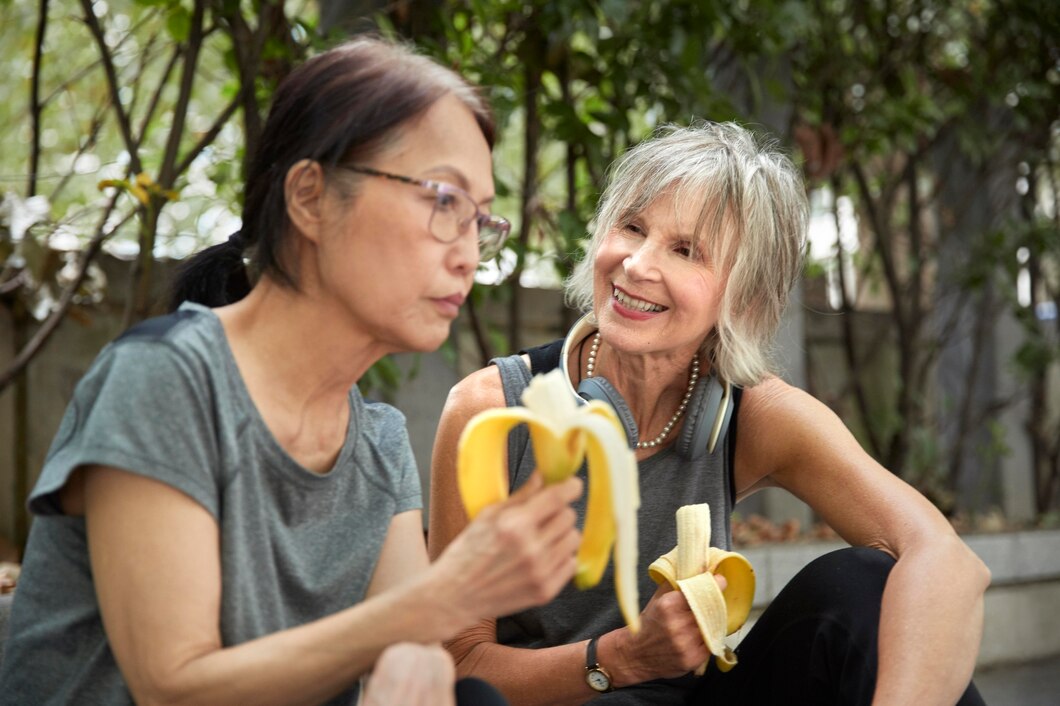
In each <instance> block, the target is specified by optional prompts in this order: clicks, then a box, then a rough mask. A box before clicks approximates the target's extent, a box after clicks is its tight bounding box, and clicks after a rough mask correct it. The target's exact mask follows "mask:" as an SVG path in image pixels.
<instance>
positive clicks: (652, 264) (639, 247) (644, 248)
mask: <svg viewBox="0 0 1060 706" xmlns="http://www.w3.org/2000/svg"><path fill="white" fill-rule="evenodd" d="M622 269H623V271H624V272H625V273H626V275H627V276H628V277H629V278H630V279H634V280H655V279H658V278H659V258H658V252H656V248H655V247H654V245H653V244H652V243H651V242H650V240H649V239H647V238H645V239H643V240H641V241H639V242H638V243H637V244H636V245H635V246H633V249H632V250H631V251H630V252H629V254H627V255H626V257H625V258H624V259H623V260H622Z"/></svg>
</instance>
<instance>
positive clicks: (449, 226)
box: [0, 39, 581, 706]
mask: <svg viewBox="0 0 1060 706" xmlns="http://www.w3.org/2000/svg"><path fill="white" fill-rule="evenodd" d="M492 142H493V123H492V118H491V115H490V112H489V109H488V107H487V106H486V104H485V102H484V101H483V100H482V98H480V96H479V94H478V93H477V92H476V91H475V90H474V89H473V88H472V87H471V86H469V85H468V84H467V83H466V82H465V81H464V80H463V79H461V78H460V77H459V76H457V75H456V74H455V73H453V72H452V71H450V70H448V69H445V68H443V67H441V66H439V65H437V64H435V63H434V62H432V61H430V60H428V59H426V58H424V57H421V56H418V55H416V54H414V53H412V52H411V51H409V50H407V49H405V48H403V47H401V46H397V45H393V44H389V43H385V42H382V41H378V40H371V39H362V40H357V41H354V42H352V43H350V44H347V45H344V46H341V47H339V48H336V49H333V50H331V51H328V52H326V53H324V54H321V55H319V56H316V57H315V58H312V59H310V60H309V61H307V62H306V63H305V64H303V65H302V66H301V67H299V68H298V69H296V70H295V71H294V72H293V73H292V74H291V75H290V76H289V77H288V78H287V79H286V80H285V81H284V82H283V84H282V85H281V86H280V88H279V89H278V90H277V92H276V95H275V98H274V103H273V106H272V108H271V111H270V114H269V118H268V120H267V123H266V125H265V128H264V132H263V135H262V138H261V141H260V144H259V146H258V148H257V153H256V155H255V157H254V160H253V164H252V165H251V167H250V169H249V173H248V175H247V182H246V191H245V195H246V198H245V205H244V209H243V227H242V230H241V232H240V234H238V235H237V236H234V237H232V238H230V239H229V240H228V241H227V242H225V243H222V244H220V245H217V246H214V247H212V248H209V249H207V250H205V251H203V252H202V253H200V254H199V255H197V256H195V257H194V258H192V259H191V260H190V261H189V262H188V263H187V265H186V266H185V267H184V268H183V270H182V272H181V273H180V275H179V278H178V281H177V282H176V285H175V293H174V298H173V301H174V302H175V303H179V304H180V305H179V308H178V309H177V310H176V311H175V312H174V313H172V314H170V315H168V316H163V317H160V318H156V319H151V320H148V321H146V322H144V323H142V324H140V325H138V326H135V327H133V328H132V329H130V330H129V331H127V332H126V333H124V334H123V335H122V336H121V337H119V338H118V339H117V340H116V341H115V342H113V343H112V344H111V345H109V346H108V347H107V348H106V349H105V350H104V351H103V352H102V353H101V354H100V355H99V357H98V358H97V360H96V361H95V363H94V364H93V366H92V367H91V369H90V370H89V371H88V372H87V373H86V374H85V376H84V378H83V379H82V381H81V382H80V384H79V385H78V387H77V390H76V392H75V394H74V397H73V400H72V402H71V403H70V406H69V408H68V410H67V413H66V415H65V417H64V419H63V422H62V425H61V428H60V430H59V432H58V434H57V436H56V438H55V441H54V442H53V445H52V448H51V450H50V452H49V455H48V458H47V461H46V463H45V466H44V468H43V470H42V472H41V475H40V479H39V481H38V483H37V485H36V487H35V489H34V490H33V492H32V494H31V496H30V498H29V506H30V508H31V510H32V511H33V512H34V513H35V514H36V518H35V521H34V524H33V527H32V532H31V536H30V539H29V545H28V548H27V553H26V560H25V564H24V568H23V573H22V580H21V582H20V584H19V588H18V592H17V596H16V598H15V601H14V607H13V615H12V623H11V633H10V637H9V640H8V642H7V644H6V651H5V659H4V664H3V669H2V674H0V683H2V684H3V687H2V688H0V703H3V704H35V705H38V706H39V705H41V704H67V703H78V704H82V703H100V704H104V703H105V704H124V703H133V702H134V701H135V702H136V703H140V704H160V703H166V704H195V705H196V706H201V705H204V704H255V705H256V706H262V705H265V704H319V703H325V702H326V703H329V704H350V703H354V702H356V701H357V700H358V693H359V682H360V680H361V679H362V677H364V676H365V675H367V674H368V673H369V672H370V670H372V669H373V665H376V673H375V674H374V675H373V676H372V677H371V678H370V679H369V680H368V685H367V688H366V690H365V695H364V698H363V701H364V702H365V703H371V704H384V703H387V704H399V703H400V704H447V703H453V700H454V686H453V666H452V663H451V661H450V658H449V656H448V654H446V653H445V652H444V651H443V650H442V649H441V647H440V646H439V643H440V642H441V641H443V640H446V639H448V638H451V637H452V636H454V635H455V634H456V633H457V632H459V631H460V630H462V629H464V628H467V627H469V626H471V625H474V624H475V623H477V622H478V621H479V620H482V619H484V618H487V617H489V616H493V615H498V614H507V613H512V612H516V611H518V610H522V609H525V608H528V607H530V606H533V605H539V604H541V603H543V602H545V601H547V600H549V599H550V598H551V597H552V596H554V595H555V594H556V593H557V592H558V591H559V590H560V589H561V588H562V586H563V585H564V584H565V583H566V582H567V581H568V580H569V579H570V577H571V576H572V574H573V570H574V564H575V561H574V554H575V552H576V550H577V545H578V542H579V536H578V532H577V530H576V529H575V528H574V515H573V511H572V510H571V509H570V507H569V503H570V502H572V501H573V500H574V499H575V498H576V497H577V496H578V495H579V494H580V492H581V485H580V482H579V481H576V480H574V481H570V482H568V483H565V484H562V485H558V486H552V487H549V488H546V489H543V488H542V487H541V485H540V484H539V483H537V482H536V481H535V482H532V483H531V484H530V485H529V487H528V488H527V489H526V490H524V491H521V492H519V493H517V494H515V495H514V496H513V497H512V498H511V500H510V501H509V502H507V503H505V504H504V505H502V506H499V507H496V508H493V509H491V510H487V511H486V512H484V513H483V515H482V517H481V519H480V520H477V521H476V522H475V523H473V524H472V525H470V526H469V527H468V528H467V530H466V531H465V532H463V533H461V535H460V537H459V538H457V539H456V541H455V542H454V543H453V544H452V546H451V548H450V549H449V550H447V551H446V552H445V553H444V554H443V556H441V557H440V558H439V559H438V560H437V561H435V562H434V563H433V564H429V563H428V560H427V554H426V548H425V546H424V539H423V521H422V518H421V512H420V507H421V490H420V482H419V476H418V473H417V470H416V465H415V463H414V461H413V458H412V452H411V449H410V446H409V442H408V438H407V432H406V430H405V424H404V419H403V417H402V415H401V414H400V413H399V412H398V411H396V410H395V409H393V408H391V407H389V406H386V405H382V404H373V403H368V402H366V401H365V400H363V399H362V398H361V396H360V395H359V393H358V390H357V385H356V383H357V380H358V379H359V378H360V377H361V375H363V374H364V372H365V371H366V370H367V369H368V368H369V366H371V365H372V364H373V363H374V362H375V361H377V360H379V359H380V358H381V357H382V356H383V355H386V354H388V353H391V352H395V351H432V350H435V349H436V348H438V347H439V346H440V345H441V344H442V342H443V341H445V339H446V337H447V335H448V332H449V326H450V324H451V323H452V321H453V319H454V318H456V316H457V313H458V311H459V309H460V306H461V304H462V303H463V301H464V299H465V297H466V296H467V294H468V291H469V290H470V289H471V285H472V277H473V275H474V272H475V269H476V267H477V265H478V262H479V258H480V257H481V256H482V255H483V254H489V253H490V251H495V250H496V249H497V248H498V247H499V246H500V245H501V244H502V243H503V241H504V238H505V236H506V235H507V232H508V227H509V226H508V223H507V221H505V220H504V219H503V218H500V217H499V216H495V215H491V214H490V204H491V202H492V200H493V196H494V190H493V178H492V170H491V147H492ZM457 691H460V692H463V693H465V694H470V698H471V699H472V700H474V701H475V702H476V703H483V704H486V703H498V702H499V701H498V700H497V699H499V697H498V696H497V695H496V692H493V691H492V690H490V689H489V687H488V686H486V685H484V684H482V683H477V684H476V683H469V682H465V683H462V684H461V685H460V686H459V687H458V688H457ZM458 698H460V697H458ZM491 699H492V700H491Z"/></svg>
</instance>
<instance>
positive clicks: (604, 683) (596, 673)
mask: <svg viewBox="0 0 1060 706" xmlns="http://www.w3.org/2000/svg"><path fill="white" fill-rule="evenodd" d="M585 681H587V682H589V686H591V687H592V688H593V689H596V690H597V691H607V690H608V689H610V688H611V680H610V679H608V677H607V675H606V674H604V673H603V672H601V671H600V670H599V669H590V670H589V671H588V672H586V674H585Z"/></svg>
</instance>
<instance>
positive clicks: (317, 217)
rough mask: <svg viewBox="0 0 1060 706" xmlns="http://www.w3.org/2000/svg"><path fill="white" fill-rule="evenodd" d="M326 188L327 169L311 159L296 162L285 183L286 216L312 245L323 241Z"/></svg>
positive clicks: (289, 170)
mask: <svg viewBox="0 0 1060 706" xmlns="http://www.w3.org/2000/svg"><path fill="white" fill-rule="evenodd" d="M326 186H327V185H326V183H325V180H324V168H323V167H321V166H320V164H319V163H318V162H315V161H313V160H311V159H303V160H300V161H298V162H295V163H294V164H293V165H292V166H291V168H290V169H288V170H287V176H286V177H285V178H284V180H283V194H284V200H285V201H286V204H287V217H288V218H290V219H291V225H293V226H294V227H295V229H297V230H298V232H299V233H301V234H302V235H304V236H305V237H306V238H308V239H309V240H311V241H313V242H318V241H319V239H320V232H321V226H322V224H323V207H324V195H325V192H326Z"/></svg>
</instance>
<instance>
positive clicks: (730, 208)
mask: <svg viewBox="0 0 1060 706" xmlns="http://www.w3.org/2000/svg"><path fill="white" fill-rule="evenodd" d="M664 193H670V194H672V195H673V197H674V199H675V201H677V202H678V203H680V202H682V201H685V202H687V200H689V199H692V200H693V203H694V205H696V206H698V209H699V219H698V222H697V225H696V236H695V237H696V242H695V244H694V246H695V247H696V248H707V249H708V251H709V252H710V255H711V256H710V258H709V261H710V262H711V263H712V264H713V265H714V266H715V267H717V269H718V272H719V273H720V274H721V276H722V278H723V281H724V283H725V284H724V291H723V293H722V298H721V310H720V312H719V317H718V324H717V326H716V327H715V329H714V330H713V331H712V332H711V334H710V335H709V336H707V339H706V340H705V341H704V343H703V349H702V350H703V354H704V356H705V357H706V359H707V360H709V361H710V362H711V365H712V366H713V368H714V371H715V373H716V374H717V375H718V376H719V377H720V378H722V379H724V380H727V381H729V382H731V383H733V384H735V385H740V386H745V387H747V386H751V385H756V384H758V383H759V382H761V381H762V380H763V379H764V378H765V377H766V376H767V375H768V374H770V372H771V371H772V366H771V364H770V361H769V346H770V343H771V342H772V340H773V336H774V335H775V334H776V331H777V328H778V326H779V325H780V319H781V316H782V315H783V313H784V307H785V306H786V305H787V302H788V294H789V292H790V291H791V288H792V287H793V286H794V285H795V282H796V281H797V278H798V277H799V275H800V273H801V271H802V258H803V254H804V252H805V248H806V227H807V219H808V217H809V205H808V203H807V199H806V190H805V187H804V185H803V182H802V176H801V174H800V172H799V171H798V169H797V168H796V167H795V165H794V164H793V163H792V162H791V160H790V159H789V158H788V157H787V156H786V155H785V154H784V153H783V152H781V151H780V149H779V148H778V146H777V142H776V140H773V139H766V138H762V137H759V136H756V135H755V134H754V133H753V132H751V131H750V130H748V129H746V128H744V127H741V126H740V125H737V124H736V123H713V122H697V123H694V124H692V125H690V126H688V127H681V126H676V125H667V126H664V127H662V128H659V129H658V130H656V131H655V133H654V134H653V135H652V137H651V138H649V139H647V140H644V141H643V142H641V143H639V144H638V145H636V146H635V147H633V148H632V149H630V150H629V151H628V152H626V153H625V154H624V155H623V156H622V157H620V158H619V159H618V160H617V161H616V162H615V164H614V165H613V166H612V167H611V170H610V173H609V178H608V186H607V188H606V190H605V191H604V193H603V196H602V197H601V199H600V203H599V205H598V207H597V212H596V217H595V218H594V221H593V223H592V224H590V229H591V231H592V239H591V240H590V241H589V245H588V247H587V249H586V253H585V257H584V258H583V259H582V260H581V262H579V263H578V264H577V265H576V266H575V268H574V271H573V273H572V274H571V276H570V277H569V278H568V279H567V282H566V299H567V303H568V304H569V305H570V306H571V307H573V308H575V309H578V310H580V311H582V312H584V313H591V311H592V306H593V260H594V259H595V257H596V253H597V251H598V250H599V247H600V241H601V240H602V239H603V238H604V236H606V235H607V234H608V233H609V232H611V231H612V230H614V229H615V228H616V227H622V226H625V225H626V224H627V223H629V222H630V220H631V219H633V218H634V217H636V215H637V214H639V213H641V212H642V211H643V210H644V209H645V208H647V207H648V206H649V205H650V204H651V203H652V202H653V201H654V200H655V199H656V198H658V197H659V196H661V195H663V194H664Z"/></svg>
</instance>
